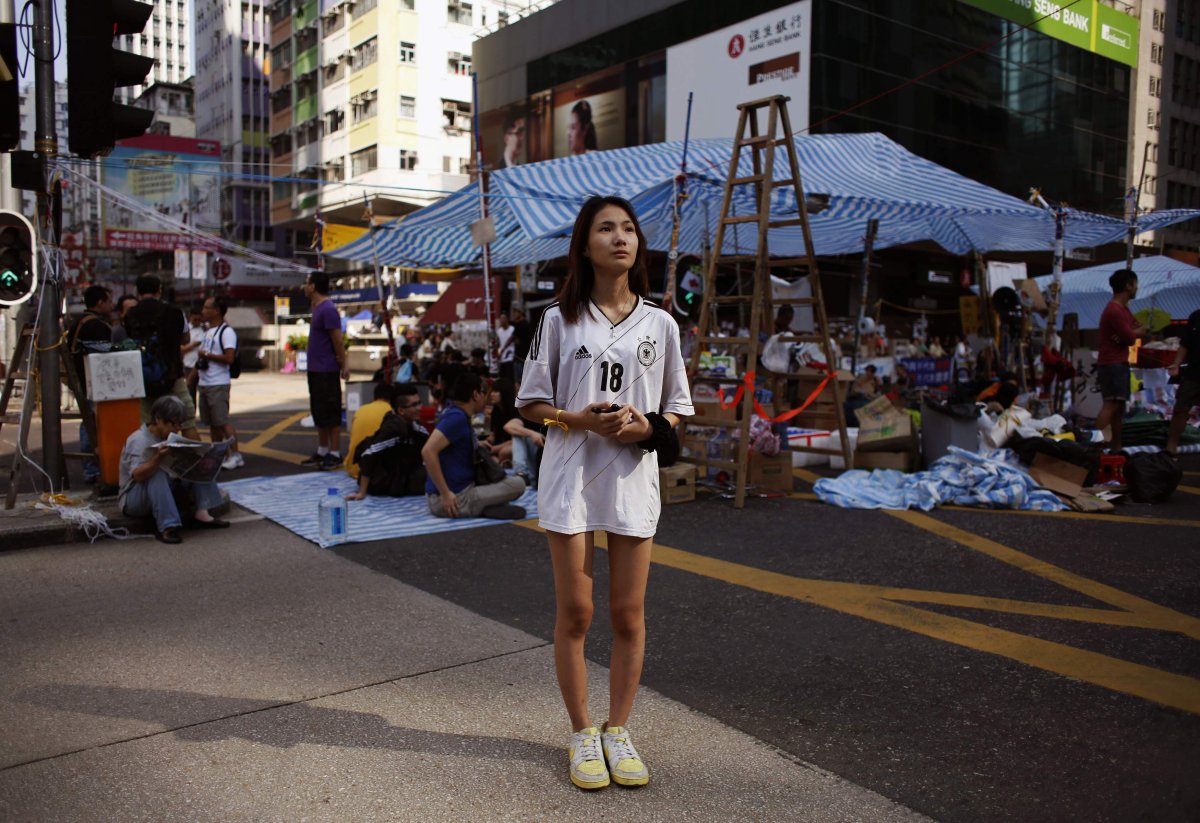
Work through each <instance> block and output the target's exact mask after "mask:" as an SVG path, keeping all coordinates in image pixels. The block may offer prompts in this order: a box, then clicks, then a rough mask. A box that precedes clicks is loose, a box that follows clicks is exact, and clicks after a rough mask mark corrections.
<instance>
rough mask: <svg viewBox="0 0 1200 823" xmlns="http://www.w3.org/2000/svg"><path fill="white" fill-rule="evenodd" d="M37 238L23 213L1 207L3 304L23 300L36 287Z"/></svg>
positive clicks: (0, 298) (0, 284)
mask: <svg viewBox="0 0 1200 823" xmlns="http://www.w3.org/2000/svg"><path fill="white" fill-rule="evenodd" d="M37 279H38V274H37V240H36V239H35V235H34V232H33V224H32V223H30V222H29V221H28V220H26V219H25V217H24V215H21V214H18V213H17V212H15V211H8V210H7V209H0V306H15V305H17V304H18V303H24V302H25V301H26V300H28V299H29V298H30V297H31V296H32V295H33V293H34V291H35V290H36V289H37Z"/></svg>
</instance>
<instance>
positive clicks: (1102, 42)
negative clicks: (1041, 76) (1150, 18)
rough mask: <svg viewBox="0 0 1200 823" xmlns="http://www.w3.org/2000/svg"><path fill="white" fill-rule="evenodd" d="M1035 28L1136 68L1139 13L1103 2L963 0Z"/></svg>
mask: <svg viewBox="0 0 1200 823" xmlns="http://www.w3.org/2000/svg"><path fill="white" fill-rule="evenodd" d="M963 2H965V3H967V4H968V5H972V6H975V7H976V8H980V9H983V10H984V11H990V12H991V13H992V14H998V15H1000V16H1001V17H1003V18H1005V19H1007V20H1012V21H1013V22H1015V23H1020V24H1021V25H1023V26H1029V27H1030V28H1032V29H1033V30H1034V31H1040V32H1041V33H1042V34H1045V35H1048V36H1050V37H1053V38H1054V39H1056V40H1062V41H1063V42H1065V43H1070V44H1071V45H1073V46H1078V47H1079V48H1081V49H1087V50H1088V51H1090V52H1094V53H1096V54H1099V55H1101V56H1102V57H1107V58H1109V59H1110V60H1116V61H1117V62H1118V63H1124V64H1125V65H1127V66H1133V67H1134V68H1137V60H1138V37H1139V34H1138V30H1139V25H1140V24H1139V22H1138V19H1137V18H1136V17H1130V16H1129V15H1128V14H1125V13H1124V12H1121V11H1118V10H1117V9H1114V8H1109V7H1108V6H1104V5H1101V4H1100V3H1069V2H1067V0H1032V2H1030V0H963Z"/></svg>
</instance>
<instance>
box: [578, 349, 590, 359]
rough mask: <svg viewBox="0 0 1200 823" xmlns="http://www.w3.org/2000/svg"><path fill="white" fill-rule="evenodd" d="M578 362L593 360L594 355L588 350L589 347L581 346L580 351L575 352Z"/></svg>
mask: <svg viewBox="0 0 1200 823" xmlns="http://www.w3.org/2000/svg"><path fill="white" fill-rule="evenodd" d="M575 359H576V360H591V359H592V353H591V352H590V351H588V350H587V346H580V347H579V351H577V352H575Z"/></svg>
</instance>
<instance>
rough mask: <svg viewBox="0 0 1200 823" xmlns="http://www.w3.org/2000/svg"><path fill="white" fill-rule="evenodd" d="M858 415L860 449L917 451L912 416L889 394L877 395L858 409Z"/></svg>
mask: <svg viewBox="0 0 1200 823" xmlns="http://www.w3.org/2000/svg"><path fill="white" fill-rule="evenodd" d="M854 414H855V415H856V416H857V417H858V445H857V450H858V451H877V452H895V451H916V450H917V432H916V430H915V429H914V428H913V424H912V418H911V417H909V416H908V414H907V413H906V412H902V411H900V410H898V409H897V408H896V407H895V406H893V405H892V401H891V400H889V399H888V398H887V397H886V396H880V397H876V398H875V399H874V400H872V401H871V402H870V403H868V404H867V405H865V406H863V407H862V408H861V409H858V410H856V411H855V412H854Z"/></svg>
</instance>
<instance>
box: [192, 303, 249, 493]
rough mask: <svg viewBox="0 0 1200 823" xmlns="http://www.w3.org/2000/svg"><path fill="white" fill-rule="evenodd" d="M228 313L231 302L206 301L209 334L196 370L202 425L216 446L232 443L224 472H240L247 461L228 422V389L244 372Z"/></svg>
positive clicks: (203, 316) (202, 345) (204, 314)
mask: <svg viewBox="0 0 1200 823" xmlns="http://www.w3.org/2000/svg"><path fill="white" fill-rule="evenodd" d="M228 312H229V298H228V297H225V296H224V295H217V296H216V297H210V298H208V299H207V300H205V301H204V308H203V309H201V317H202V318H203V319H204V322H205V324H206V325H207V326H208V331H207V332H205V334H204V342H203V343H201V344H200V357H199V358H198V359H197V360H196V369H197V371H198V372H199V374H200V381H199V385H200V421H201V422H202V423H207V424H208V427H209V430H210V432H211V433H212V440H213V442H214V443H217V442H219V441H222V440H233V443H232V444H230V446H229V452H228V454H226V455H225V460H224V461H223V462H222V463H221V468H223V469H237V468H241V467H242V466H244V465H246V460H245V458H243V457H242V454H241V452H239V451H238V447H237V432H236V431H234V428H233V423H231V422H230V420H229V389H230V385H231V382H232V378H235V377H237V376H239V375H240V374H241V373H242V371H241V367H240V364H239V363H238V359H237V333H236V332H235V331H234V330H233V329H231V328H230V327H229V324H228V323H226V322H225V315H226V314H227V313H228Z"/></svg>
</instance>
